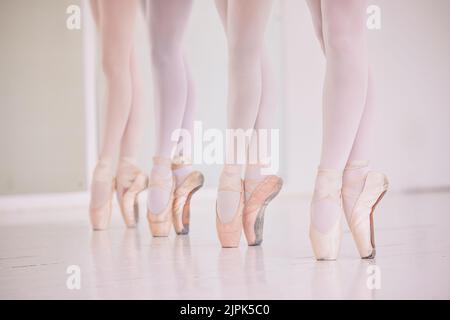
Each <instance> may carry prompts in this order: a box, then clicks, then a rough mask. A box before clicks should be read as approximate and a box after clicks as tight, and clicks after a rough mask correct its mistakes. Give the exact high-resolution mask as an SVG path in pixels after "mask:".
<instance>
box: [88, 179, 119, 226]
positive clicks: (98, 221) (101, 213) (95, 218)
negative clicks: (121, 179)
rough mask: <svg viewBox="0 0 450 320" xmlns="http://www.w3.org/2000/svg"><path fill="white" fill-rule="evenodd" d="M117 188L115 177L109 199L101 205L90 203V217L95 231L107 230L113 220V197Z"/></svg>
mask: <svg viewBox="0 0 450 320" xmlns="http://www.w3.org/2000/svg"><path fill="white" fill-rule="evenodd" d="M114 189H115V179H112V182H111V190H110V195H109V196H108V201H107V202H106V203H105V204H103V205H101V206H96V207H94V206H93V204H92V202H91V204H90V205H89V218H90V221H91V226H92V229H93V230H94V231H101V230H106V229H108V227H109V224H110V222H111V212H112V198H113V194H114Z"/></svg>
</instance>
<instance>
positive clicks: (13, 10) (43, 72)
mask: <svg viewBox="0 0 450 320" xmlns="http://www.w3.org/2000/svg"><path fill="white" fill-rule="evenodd" d="M71 4H79V1H69V0H64V1H61V0H40V1H29V0H2V1H0V195H13V194H22V193H52V192H73V191H80V190H85V189H86V180H85V173H84V172H85V159H84V157H85V154H84V151H85V147H84V134H85V127H84V101H83V76H82V72H83V60H82V51H81V48H82V47H81V45H82V41H81V39H82V37H81V35H82V34H81V31H70V30H68V29H67V28H66V18H67V15H66V8H67V7H68V6H69V5H71Z"/></svg>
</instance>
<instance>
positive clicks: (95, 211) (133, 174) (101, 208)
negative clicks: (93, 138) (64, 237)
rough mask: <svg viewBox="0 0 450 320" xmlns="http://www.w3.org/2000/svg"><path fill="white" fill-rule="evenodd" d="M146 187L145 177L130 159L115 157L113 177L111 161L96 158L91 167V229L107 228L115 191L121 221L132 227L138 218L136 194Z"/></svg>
mask: <svg viewBox="0 0 450 320" xmlns="http://www.w3.org/2000/svg"><path fill="white" fill-rule="evenodd" d="M146 188H147V176H146V175H145V174H144V173H142V171H141V170H140V169H139V168H138V167H137V166H136V164H135V162H134V160H133V159H131V158H121V159H120V160H119V165H118V170H117V174H116V177H114V176H113V169H112V161H111V160H109V159H108V160H105V159H100V160H99V162H98V163H97V166H96V167H95V170H94V175H93V178H92V185H91V201H90V206H89V214H90V220H91V225H92V228H93V229H94V230H105V229H107V228H108V227H109V224H110V221H111V212H112V198H113V194H114V192H116V196H117V201H118V203H119V206H120V212H121V213H122V217H123V220H124V222H125V224H126V225H127V227H129V228H133V227H135V226H136V224H137V222H138V220H139V206H138V195H139V193H140V192H142V191H143V190H145V189H146Z"/></svg>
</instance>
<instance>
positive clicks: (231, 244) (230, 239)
mask: <svg viewBox="0 0 450 320" xmlns="http://www.w3.org/2000/svg"><path fill="white" fill-rule="evenodd" d="M226 179H227V178H226V176H223V178H222V181H221V182H220V186H219V191H231V192H238V193H239V194H240V198H239V204H238V208H237V210H236V213H235V215H234V217H233V219H232V220H231V221H230V222H226V223H225V222H222V220H221V219H220V216H219V213H218V211H217V202H216V229H217V235H218V237H219V240H220V243H221V245H222V248H237V247H238V246H239V242H240V241H241V233H242V214H243V211H244V185H243V182H242V180H241V183H240V187H239V188H236V186H233V185H232V183H230V182H228V181H227V180H226Z"/></svg>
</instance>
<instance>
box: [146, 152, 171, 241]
mask: <svg viewBox="0 0 450 320" xmlns="http://www.w3.org/2000/svg"><path fill="white" fill-rule="evenodd" d="M153 163H154V164H156V165H168V166H169V167H170V165H171V160H170V159H164V158H160V157H154V158H153ZM170 179H171V181H172V185H171V186H170V197H169V201H168V203H167V206H166V207H165V208H164V209H163V210H162V212H160V213H154V212H152V211H151V210H150V209H149V208H148V209H147V220H148V222H149V226H150V232H151V233H152V235H153V237H167V236H169V233H170V229H171V227H172V208H173V198H174V191H175V185H176V183H175V178H174V177H171V178H170ZM148 187H149V188H150V187H158V188H161V189H166V190H168V188H169V186H168V183H167V179H166V178H164V177H161V176H158V175H153V176H150V178H149V182H148Z"/></svg>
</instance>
